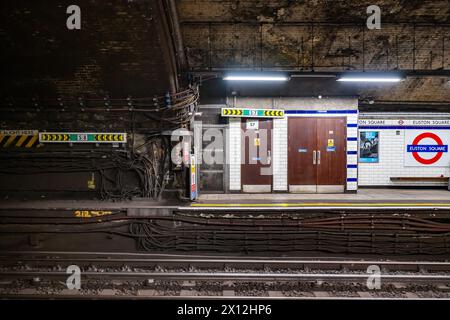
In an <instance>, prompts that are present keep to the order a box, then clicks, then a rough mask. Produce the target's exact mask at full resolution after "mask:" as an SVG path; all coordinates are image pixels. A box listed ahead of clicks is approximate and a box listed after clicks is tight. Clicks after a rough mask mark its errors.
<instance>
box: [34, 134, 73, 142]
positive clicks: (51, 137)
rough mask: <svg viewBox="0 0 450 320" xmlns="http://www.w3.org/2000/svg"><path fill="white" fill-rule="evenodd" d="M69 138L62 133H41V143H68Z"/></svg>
mask: <svg viewBox="0 0 450 320" xmlns="http://www.w3.org/2000/svg"><path fill="white" fill-rule="evenodd" d="M69 139H70V136H69V135H68V134H63V133H58V134H54V133H41V138H40V140H41V142H50V141H69Z"/></svg>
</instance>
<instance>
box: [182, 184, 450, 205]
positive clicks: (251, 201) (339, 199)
mask: <svg viewBox="0 0 450 320" xmlns="http://www.w3.org/2000/svg"><path fill="white" fill-rule="evenodd" d="M191 207H195V208H210V207H214V208H232V207H240V208H245V207H248V208H255V207H258V208H262V207H266V208H322V209H323V208H347V207H351V208H418V207H420V208H429V209H433V208H450V191H448V190H446V189H405V188H360V189H359V190H358V192H357V193H341V194H317V193H315V194H293V193H289V194H281V193H272V194H266V193H265V194H262V193H261V194H257V193H255V194H242V193H229V194H202V195H200V197H199V199H198V200H197V201H196V202H195V203H192V204H191Z"/></svg>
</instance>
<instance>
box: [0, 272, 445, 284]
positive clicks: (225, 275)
mask: <svg viewBox="0 0 450 320" xmlns="http://www.w3.org/2000/svg"><path fill="white" fill-rule="evenodd" d="M369 276H371V274H362V273H355V274H351V273H340V274H337V273H269V272H258V273H257V272H248V273H246V272H131V271H127V272H124V271H118V272H111V271H107V272H100V271H84V272H82V277H85V278H90V279H93V278H95V279H98V278H101V279H103V278H107V279H108V278H109V279H116V280H117V279H134V278H142V279H165V280H241V281H242V280H247V281H270V280H273V281H281V280H283V281H311V280H329V281H333V280H334V281H337V280H347V281H358V280H366V279H368V277H369ZM10 277H13V278H17V277H21V278H22V279H23V278H24V277H25V278H28V277H29V278H39V277H56V278H63V279H66V278H67V273H66V272H65V271H45V270H41V271H38V270H36V271H30V270H26V271H4V270H3V271H0V278H10ZM380 277H381V279H382V280H383V281H386V280H395V281H404V282H414V281H428V282H437V281H439V282H442V281H445V282H450V275H449V274H381V275H380Z"/></svg>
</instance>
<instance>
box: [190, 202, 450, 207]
mask: <svg viewBox="0 0 450 320" xmlns="http://www.w3.org/2000/svg"><path fill="white" fill-rule="evenodd" d="M190 206H191V207H435V206H439V207H450V203H438V202H435V203H433V202H431V203H428V202H424V203H398V202H392V203H389V202H387V203H342V202H338V203H333V202H321V203H318V202H313V203H192V204H191V205H190Z"/></svg>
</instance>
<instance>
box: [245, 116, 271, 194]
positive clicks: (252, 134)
mask: <svg viewBox="0 0 450 320" xmlns="http://www.w3.org/2000/svg"><path fill="white" fill-rule="evenodd" d="M242 132H243V134H242V149H241V150H242V152H243V154H242V155H241V158H242V160H243V162H242V163H241V184H242V191H243V192H271V191H272V120H271V119H243V121H242Z"/></svg>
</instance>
